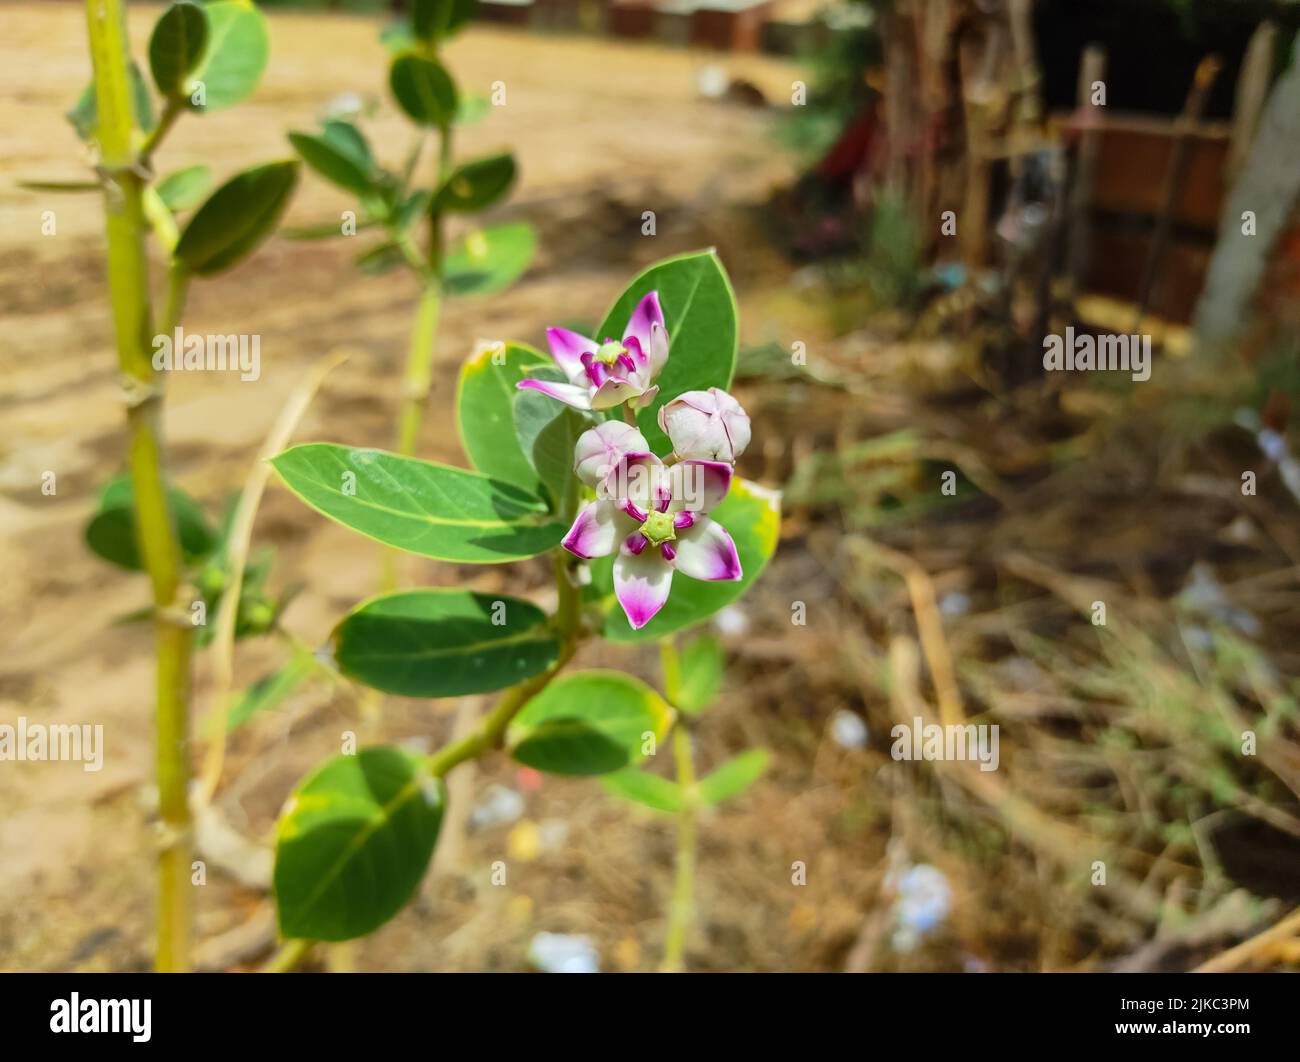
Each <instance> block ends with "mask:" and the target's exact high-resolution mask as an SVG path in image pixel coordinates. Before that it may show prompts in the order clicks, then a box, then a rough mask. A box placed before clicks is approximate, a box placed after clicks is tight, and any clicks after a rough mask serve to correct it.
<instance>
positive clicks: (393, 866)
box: [275, 747, 447, 940]
mask: <svg viewBox="0 0 1300 1062" xmlns="http://www.w3.org/2000/svg"><path fill="white" fill-rule="evenodd" d="M446 801H447V798H446V788H445V787H444V786H443V784H442V781H441V779H437V778H433V777H431V776H430V775H428V774H427V773H425V772H424V770H423V767H422V764H421V761H420V760H419V759H417V758H416V757H414V756H411V755H410V754H408V753H406V752H403V751H402V750H401V749H396V748H387V747H384V748H371V749H362V750H361V751H360V752H359V753H357V754H356V755H355V756H336V757H335V758H334V759H332V760H330V761H329V762H328V763H326V764H325V765H324V766H323V767H321V768H320V769H319V770H317V771H316V772H315V773H314V774H312V775H310V776H309V777H308V778H307V779H306V780H305V781H304V782H303V783H302V784H301V785H300V786H298V788H297V789H295V790H294V792H293V795H292V796H291V797H290V798H289V801H288V803H287V804H286V805H285V809H284V812H283V814H282V815H281V816H280V824H279V828H278V830H277V837H276V845H275V906H276V914H277V916H278V919H279V923H280V934H281V935H282V936H285V937H290V938H299V939H305V940H350V939H352V938H353V937H359V936H363V935H365V934H366V933H369V932H371V931H372V930H374V929H377V928H378V927H379V926H381V925H383V924H384V923H385V922H387V921H388V920H389V919H390V918H392V917H393V915H395V914H397V912H398V911H400V910H401V909H402V907H404V906H405V905H406V903H407V902H408V901H409V900H410V899H411V897H412V896H413V895H414V894H415V890H416V887H417V886H418V885H419V884H420V879H421V878H422V877H424V872H425V870H426V869H427V868H428V866H429V859H430V857H431V856H432V855H433V849H434V845H435V844H437V841H438V829H439V827H440V826H441V825H442V815H443V809H444V807H445V806H446Z"/></svg>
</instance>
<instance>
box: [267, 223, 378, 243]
mask: <svg viewBox="0 0 1300 1062" xmlns="http://www.w3.org/2000/svg"><path fill="white" fill-rule="evenodd" d="M378 225H379V221H378V220H376V219H374V218H365V219H361V220H358V221H357V228H356V231H357V232H364V231H365V230H366V229H373V228H375V227H377V226H378ZM280 233H281V235H283V236H284V238H285V239H286V240H328V239H332V238H333V237H335V236H342V235H343V223H342V221H341V220H340V221H326V222H323V223H321V224H319V225H288V226H285V227H284V228H283V229H281V230H280Z"/></svg>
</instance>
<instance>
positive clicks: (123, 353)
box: [86, 0, 193, 971]
mask: <svg viewBox="0 0 1300 1062" xmlns="http://www.w3.org/2000/svg"><path fill="white" fill-rule="evenodd" d="M86 27H87V32H88V36H89V39H90V55H91V63H92V66H93V68H94V75H95V102H96V107H97V111H98V122H99V126H98V139H99V149H100V155H101V161H102V166H103V169H104V171H105V172H106V173H107V174H108V176H109V178H110V180H109V181H108V183H107V184H106V186H105V193H104V213H105V231H106V237H107V244H108V284H109V294H110V297H111V300H112V305H113V330H114V334H115V337H116V341H117V352H118V363H119V368H120V370H121V375H122V383H123V386H124V388H125V390H126V395H127V423H128V434H129V439H130V442H129V448H130V458H131V482H132V489H133V493H134V498H135V520H136V530H137V535H138V538H139V544H140V552H141V556H142V559H143V562H144V567H145V570H146V571H147V572H148V573H149V581H150V585H151V587H152V590H153V603H154V630H155V641H156V645H157V654H158V658H157V681H156V689H155V694H156V720H155V729H156V732H157V742H158V751H157V774H158V803H159V814H160V817H161V820H162V838H161V842H160V848H159V852H158V923H157V933H158V940H157V953H156V962H155V965H156V967H157V969H158V970H160V971H179V970H187V969H188V968H189V935H190V904H189V890H190V883H189V877H190V846H191V842H190V813H189V803H188V799H189V795H188V790H189V776H190V765H189V713H188V700H189V667H190V644H191V638H192V635H193V627H192V626H191V625H190V622H189V617H188V616H187V615H186V613H185V610H184V607H183V604H182V600H181V599H182V596H183V595H182V587H181V564H180V545H179V541H178V537H177V533H176V525H175V522H174V520H173V518H172V513H171V512H170V508H169V506H168V501H167V491H166V483H165V480H164V474H163V443H162V434H161V422H162V389H161V387H160V385H159V382H158V380H157V379H156V377H155V373H154V371H153V365H152V361H151V357H150V351H151V349H152V334H153V325H152V320H151V317H152V312H151V308H150V300H149V266H148V261H147V259H146V257H145V247H144V239H145V230H146V226H147V222H146V219H145V212H144V205H143V199H144V180H143V178H142V176H141V172H140V169H139V168H138V167H137V166H136V163H135V159H134V156H133V145H132V139H133V136H134V132H135V129H134V118H133V115H132V111H131V96H130V85H129V82H128V75H127V48H126V13H125V8H124V6H123V3H122V0H86Z"/></svg>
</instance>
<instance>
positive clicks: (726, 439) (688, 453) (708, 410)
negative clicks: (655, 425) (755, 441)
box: [659, 387, 749, 463]
mask: <svg viewBox="0 0 1300 1062" xmlns="http://www.w3.org/2000/svg"><path fill="white" fill-rule="evenodd" d="M659 427H661V428H662V429H663V430H664V432H665V433H666V434H667V435H668V438H669V439H670V440H672V444H673V452H674V453H675V454H676V455H677V456H678V457H680V458H682V459H683V460H696V461H727V462H729V463H734V462H735V460H736V458H738V457H739V456H740V455H741V454H743V453H744V452H745V447H746V446H748V445H749V416H748V415H747V414H746V413H745V411H744V410H743V409H741V408H740V403H739V402H737V401H736V400H735V399H734V398H732V397H731V395H729V394H727V392H726V391H723V390H721V389H719V388H717V387H710V388H709V389H708V390H707V391H687V392H686V393H685V394H682V395H679V396H678V397H677V398H674V399H673V400H672V401H671V402H669V403H667V404H666V405H664V406H663V407H661V408H660V410H659Z"/></svg>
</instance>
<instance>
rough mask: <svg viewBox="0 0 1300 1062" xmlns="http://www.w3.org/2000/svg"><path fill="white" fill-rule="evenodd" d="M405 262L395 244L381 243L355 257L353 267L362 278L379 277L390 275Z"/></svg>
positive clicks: (400, 250)
mask: <svg viewBox="0 0 1300 1062" xmlns="http://www.w3.org/2000/svg"><path fill="white" fill-rule="evenodd" d="M405 261H406V258H405V256H404V255H403V254H402V249H401V248H400V247H399V246H398V245H397V244H395V243H392V242H391V241H390V242H387V243H381V244H379V246H377V247H372V248H370V250H368V251H362V252H361V253H360V254H359V255H357V257H356V260H355V263H354V264H355V265H356V267H357V271H358V272H359V273H360V274H361V275H362V276H363V277H381V276H383V275H384V274H385V273H391V272H392V271H393V270H394V269H397V268H398V267H399V266H401V265H402V264H403V263H404V262H405Z"/></svg>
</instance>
